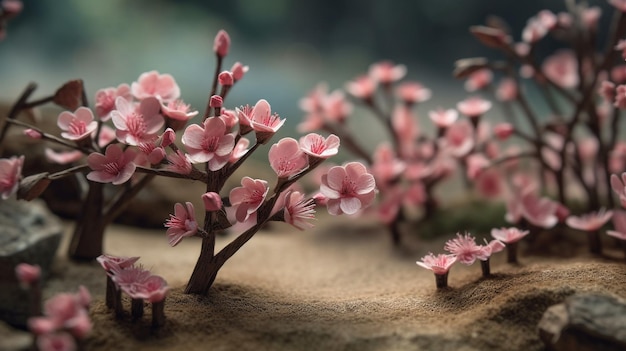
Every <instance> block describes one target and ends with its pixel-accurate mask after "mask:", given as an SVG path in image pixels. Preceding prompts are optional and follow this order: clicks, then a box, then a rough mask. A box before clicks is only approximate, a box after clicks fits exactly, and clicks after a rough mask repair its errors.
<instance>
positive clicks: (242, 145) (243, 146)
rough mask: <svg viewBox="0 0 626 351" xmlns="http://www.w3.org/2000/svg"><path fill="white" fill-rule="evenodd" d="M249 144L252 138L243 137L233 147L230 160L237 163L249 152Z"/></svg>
mask: <svg viewBox="0 0 626 351" xmlns="http://www.w3.org/2000/svg"><path fill="white" fill-rule="evenodd" d="M248 146H250V140H248V139H246V138H241V139H239V141H238V142H237V144H236V145H235V147H234V148H233V152H232V153H231V154H230V158H229V159H228V162H230V163H235V162H237V160H239V159H240V158H241V157H242V156H243V155H245V154H246V153H247V152H248Z"/></svg>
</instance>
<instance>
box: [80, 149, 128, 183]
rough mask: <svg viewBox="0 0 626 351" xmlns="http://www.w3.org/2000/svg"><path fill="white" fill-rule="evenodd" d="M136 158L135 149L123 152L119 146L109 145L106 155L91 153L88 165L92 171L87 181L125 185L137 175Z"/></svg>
mask: <svg viewBox="0 0 626 351" xmlns="http://www.w3.org/2000/svg"><path fill="white" fill-rule="evenodd" d="M136 156H137V155H136V153H135V151H133V149H126V150H124V151H122V148H121V147H120V146H119V145H118V144H112V145H109V146H108V147H107V148H106V150H105V154H104V155H103V154H100V153H97V152H94V153H91V154H90V155H89V156H87V164H88V165H89V168H91V169H92V171H91V172H89V174H87V179H89V180H91V181H94V182H99V183H112V184H114V185H119V184H122V183H125V182H126V181H127V180H129V179H130V177H132V175H133V174H134V173H135V168H136V165H135V163H134V162H133V160H134V159H135V157H136Z"/></svg>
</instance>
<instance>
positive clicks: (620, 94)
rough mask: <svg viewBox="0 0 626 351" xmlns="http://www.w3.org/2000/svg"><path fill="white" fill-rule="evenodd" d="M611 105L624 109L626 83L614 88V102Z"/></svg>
mask: <svg viewBox="0 0 626 351" xmlns="http://www.w3.org/2000/svg"><path fill="white" fill-rule="evenodd" d="M613 106H615V107H616V108H619V109H620V110H626V85H625V84H620V85H618V86H617V87H616V88H615V102H614V103H613Z"/></svg>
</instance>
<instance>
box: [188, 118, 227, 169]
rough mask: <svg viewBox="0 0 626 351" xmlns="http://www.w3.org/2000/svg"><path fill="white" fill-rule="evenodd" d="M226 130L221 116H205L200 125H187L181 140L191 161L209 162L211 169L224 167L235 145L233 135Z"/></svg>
mask: <svg viewBox="0 0 626 351" xmlns="http://www.w3.org/2000/svg"><path fill="white" fill-rule="evenodd" d="M226 132H227V130H226V124H225V123H224V120H223V119H222V118H221V117H212V118H207V119H206V120H205V121H204V122H203V123H202V126H199V125H197V124H192V125H190V126H188V127H187V128H186V129H185V132H184V133H183V137H182V142H183V144H184V145H185V147H186V149H187V153H188V154H189V158H190V159H191V161H192V162H195V163H200V162H209V169H210V170H211V171H217V170H219V169H221V168H222V167H224V166H225V165H226V163H228V159H229V158H230V153H231V151H233V148H234V147H235V136H234V135H233V134H226Z"/></svg>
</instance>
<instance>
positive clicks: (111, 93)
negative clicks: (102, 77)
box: [96, 84, 133, 122]
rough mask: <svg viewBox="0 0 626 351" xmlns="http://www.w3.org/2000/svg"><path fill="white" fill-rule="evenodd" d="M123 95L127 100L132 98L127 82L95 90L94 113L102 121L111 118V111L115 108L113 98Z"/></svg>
mask: <svg viewBox="0 0 626 351" xmlns="http://www.w3.org/2000/svg"><path fill="white" fill-rule="evenodd" d="M118 97H123V98H124V99H126V100H127V101H129V102H130V101H131V100H132V99H133V96H132V94H131V93H130V86H129V85H128V84H120V85H118V86H117V88H113V87H111V88H104V89H100V90H98V91H97V92H96V114H97V115H98V117H100V120H102V121H105V122H106V121H108V120H109V119H111V115H110V113H111V111H113V110H115V100H116V99H117V98H118Z"/></svg>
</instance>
